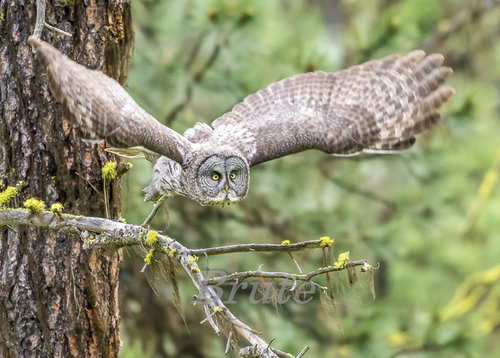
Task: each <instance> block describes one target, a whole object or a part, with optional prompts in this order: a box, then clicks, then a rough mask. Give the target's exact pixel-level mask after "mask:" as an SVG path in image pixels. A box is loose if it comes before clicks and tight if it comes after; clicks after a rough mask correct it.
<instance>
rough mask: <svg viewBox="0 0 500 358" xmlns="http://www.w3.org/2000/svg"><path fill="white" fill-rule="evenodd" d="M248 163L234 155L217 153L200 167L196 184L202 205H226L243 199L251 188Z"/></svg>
mask: <svg viewBox="0 0 500 358" xmlns="http://www.w3.org/2000/svg"><path fill="white" fill-rule="evenodd" d="M249 172H250V168H249V166H248V163H247V162H246V161H245V160H244V159H243V158H241V157H240V156H237V155H234V154H222V153H215V154H212V155H210V156H208V157H207V158H206V159H205V160H204V161H203V162H202V163H201V164H200V165H199V167H198V169H197V174H196V184H197V186H198V190H199V193H200V194H201V195H200V198H201V200H198V201H199V202H200V203H201V204H202V205H225V204H231V203H236V202H238V201H240V200H241V199H243V198H244V197H245V196H246V195H247V192H248V186H249V181H250V177H249Z"/></svg>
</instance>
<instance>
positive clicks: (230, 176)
mask: <svg viewBox="0 0 500 358" xmlns="http://www.w3.org/2000/svg"><path fill="white" fill-rule="evenodd" d="M229 178H230V179H236V172H235V171H232V172H231V174H229Z"/></svg>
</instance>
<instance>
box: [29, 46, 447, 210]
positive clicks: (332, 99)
mask: <svg viewBox="0 0 500 358" xmlns="http://www.w3.org/2000/svg"><path fill="white" fill-rule="evenodd" d="M29 42H30V43H31V44H32V45H33V46H34V48H35V50H36V51H37V53H38V57H39V60H40V61H41V63H42V65H43V66H44V67H45V68H46V71H47V76H48V79H49V84H50V88H51V91H52V94H53V95H54V97H55V98H56V99H57V100H58V101H59V102H61V103H62V105H63V107H64V109H65V110H66V113H67V115H68V116H69V118H70V119H71V120H72V122H73V123H74V124H75V125H76V126H78V127H79V129H80V130H81V132H82V133H83V134H84V135H86V136H87V137H88V136H89V135H90V136H92V137H93V138H100V139H105V140H106V141H107V142H108V143H109V144H110V145H112V146H116V147H121V148H129V149H127V150H119V149H115V150H114V152H117V153H118V154H129V155H139V154H145V156H146V157H149V158H151V157H153V158H154V159H155V160H156V163H155V166H154V172H153V180H152V182H151V184H150V185H149V186H148V187H147V188H146V189H145V192H146V199H147V200H151V199H154V198H155V197H158V196H159V195H166V196H173V195H184V196H187V197H189V198H191V199H193V200H196V201H197V202H199V203H200V204H202V205H212V204H225V203H234V202H237V201H239V200H241V199H243V198H244V197H245V195H246V194H247V191H248V186H249V178H250V176H249V174H250V167H252V166H254V165H257V164H259V163H262V162H265V161H268V160H271V159H275V158H279V157H282V156H285V155H288V154H293V153H297V152H300V151H303V150H307V149H318V150H321V151H323V152H325V153H329V154H334V155H354V154H357V153H359V152H362V151H364V152H380V153H387V152H394V151H399V150H403V149H407V148H409V147H410V146H412V144H413V143H414V142H415V136H416V135H417V134H420V133H422V132H425V131H427V130H429V129H430V128H432V127H433V126H434V125H435V124H436V123H437V122H438V120H439V118H440V115H439V112H438V110H439V108H440V107H441V106H442V105H443V104H444V103H445V102H446V101H448V99H449V98H450V97H451V96H452V95H453V93H454V90H453V88H451V87H448V86H442V84H443V83H444V82H445V81H446V79H447V78H448V77H449V76H450V74H451V73H452V70H451V68H449V67H444V66H442V64H443V60H444V58H443V56H442V55H440V54H432V55H429V56H426V55H425V53H424V52H423V51H413V52H410V53H409V54H407V55H406V56H404V57H399V56H397V55H391V56H388V57H385V58H383V59H380V60H374V61H370V62H366V63H364V64H362V65H358V66H354V67H351V68H349V69H346V70H343V71H339V72H336V73H325V72H321V71H318V72H312V73H304V74H299V75H296V76H293V77H290V78H285V79H283V80H281V81H279V82H275V83H272V84H270V85H269V86H268V87H266V88H264V89H262V90H260V91H258V92H257V93H254V94H251V95H249V96H247V97H246V98H245V99H244V100H243V102H241V103H239V104H237V105H236V106H234V107H233V109H232V110H231V111H230V112H228V113H226V114H224V115H223V116H221V117H219V118H217V119H216V120H215V121H214V122H213V123H212V126H209V125H208V124H205V123H197V124H195V125H194V127H193V128H190V129H188V130H187V131H186V132H185V133H184V135H183V136H182V135H180V134H178V133H177V132H175V131H173V130H172V129H170V128H168V127H166V126H164V125H162V124H161V123H159V122H158V121H157V120H156V119H154V118H153V117H152V116H151V115H149V114H148V113H147V112H146V111H144V110H143V109H142V108H141V107H139V105H137V103H135V101H134V100H133V99H132V98H131V97H130V95H129V94H128V93H127V92H126V91H125V90H124V89H123V87H121V86H120V84H118V82H116V81H115V80H113V79H111V78H110V77H108V76H106V75H105V74H103V73H102V72H99V71H93V70H89V69H87V68H85V67H83V66H81V65H79V64H77V63H76V62H74V61H73V60H70V59H69V58H68V57H66V56H65V55H63V54H62V53H61V52H59V51H58V50H56V49H55V48H53V47H52V46H51V45H49V44H48V43H46V42H43V41H41V40H40V39H38V38H34V37H30V39H29ZM131 147H132V148H131ZM112 151H113V150H112ZM155 153H157V154H155ZM155 155H156V156H155Z"/></svg>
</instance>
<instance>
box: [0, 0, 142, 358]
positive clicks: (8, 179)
mask: <svg viewBox="0 0 500 358" xmlns="http://www.w3.org/2000/svg"><path fill="white" fill-rule="evenodd" d="M35 20H36V2H35V1H23V0H20V1H4V0H2V1H0V53H1V55H0V58H1V60H0V61H1V62H0V68H1V70H0V96H1V107H0V185H1V186H3V187H5V186H7V185H12V186H15V185H17V187H18V189H19V196H18V200H19V204H20V203H22V201H23V200H24V199H25V198H27V197H32V196H36V197H37V198H39V199H41V200H43V201H44V202H45V203H46V204H47V205H48V206H50V205H51V204H53V203H55V202H60V203H62V204H63V205H64V208H65V211H67V212H71V213H74V214H79V215H96V216H104V215H105V210H104V202H103V201H102V200H99V199H96V198H99V195H100V194H98V192H101V193H102V191H103V187H102V185H103V180H102V177H101V167H102V166H103V164H104V163H105V162H106V161H107V160H108V159H109V154H107V153H105V152H104V151H103V146H102V145H92V144H87V143H84V142H82V141H81V140H80V139H79V138H78V137H77V136H76V133H75V132H74V131H73V130H70V129H69V127H68V122H67V120H65V119H64V116H63V114H62V111H61V106H60V105H58V104H56V103H55V102H54V101H53V99H52V96H50V95H49V90H48V85H47V81H46V76H45V75H44V71H43V70H42V69H41V67H40V66H39V65H38V63H37V61H36V59H35V57H34V55H33V52H32V50H31V48H30V46H29V44H28V42H27V40H28V37H29V35H31V33H32V32H33V29H34V26H35ZM46 22H47V23H49V24H51V25H54V26H56V27H58V28H61V29H63V30H65V31H67V32H69V33H71V34H72V35H73V37H71V38H68V37H64V36H61V35H60V34H58V33H55V32H52V31H49V30H45V31H44V35H43V38H44V39H46V40H47V41H49V42H50V43H52V44H54V45H55V46H56V47H57V48H59V49H60V50H62V51H63V52H64V53H66V54H68V55H69V56H70V57H72V58H74V59H77V60H78V62H80V63H83V64H85V65H87V66H88V67H91V68H97V69H100V70H103V71H104V72H106V73H107V74H108V75H110V76H112V77H114V78H116V79H117V80H118V81H120V82H122V83H124V81H125V79H126V73H127V67H128V60H129V57H130V56H129V54H130V50H131V47H132V44H133V42H132V41H133V32H132V28H131V16H130V6H129V4H127V3H123V2H122V1H121V0H110V1H102V0H97V1H93V2H91V3H87V2H83V1H50V2H49V3H48V4H47V8H46ZM109 191H110V197H109V203H108V204H109V209H110V215H111V216H112V217H118V216H119V215H120V210H121V209H120V208H121V185H120V182H119V181H115V182H114V183H113V184H112V185H111V187H110V189H109ZM120 258H121V253H120V252H119V251H117V252H114V253H112V254H111V255H110V256H103V255H100V254H98V253H96V252H93V251H88V250H83V249H82V240H81V239H80V238H79V237H75V236H74V235H67V234H63V233H54V232H49V231H47V230H43V229H36V228H29V227H16V228H7V227H4V226H2V227H0V356H2V357H28V356H30V357H31V356H32V357H84V356H101V357H115V356H117V354H118V350H119V348H120V337H119V323H120V314H119V307H118V271H119V270H118V264H119V261H120Z"/></svg>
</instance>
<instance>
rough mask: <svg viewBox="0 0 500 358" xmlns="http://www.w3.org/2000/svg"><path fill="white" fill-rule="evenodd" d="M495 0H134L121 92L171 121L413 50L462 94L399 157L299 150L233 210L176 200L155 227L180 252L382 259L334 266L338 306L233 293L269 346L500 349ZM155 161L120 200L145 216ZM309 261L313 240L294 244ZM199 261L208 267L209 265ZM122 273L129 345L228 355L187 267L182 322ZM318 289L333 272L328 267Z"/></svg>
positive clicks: (128, 266)
mask: <svg viewBox="0 0 500 358" xmlns="http://www.w3.org/2000/svg"><path fill="white" fill-rule="evenodd" d="M498 4H499V2H498V1H496V0H495V1H460V0H444V1H433V0H425V1H424V0H401V1H394V0H384V1H374V0H370V1H361V0H344V1H327V0H323V1H315V2H313V1H265V0H259V1H236V0H232V1H231V0H221V1H203V0H182V1H181V0H179V1H159V0H149V1H147V0H143V1H139V0H134V1H132V6H133V15H134V27H135V32H136V44H135V57H134V66H133V68H132V69H131V71H130V75H129V81H128V87H129V90H130V91H131V93H132V95H133V97H134V98H135V99H136V100H137V102H138V103H139V104H141V105H142V106H143V107H144V108H146V109H147V110H148V111H149V112H150V113H152V114H153V115H154V116H155V117H156V118H158V119H159V120H160V121H161V122H163V123H166V124H168V125H170V126H172V127H173V128H174V129H176V130H177V131H180V132H183V131H184V130H185V129H187V128H189V127H191V126H192V125H193V124H194V123H195V122H198V121H200V122H210V121H212V120H213V119H214V118H216V117H218V116H220V115H222V114H223V113H224V112H226V111H227V110H229V109H230V108H231V107H232V106H233V105H234V104H236V103H238V102H239V101H240V100H242V99H243V98H244V97H245V96H246V95H247V94H250V93H252V92H254V91H256V90H258V89H260V88H262V87H265V86H266V85H267V84H269V83H271V82H273V81H276V80H279V79H281V78H283V77H287V76H291V75H294V74H297V73H300V72H305V71H311V70H315V69H321V70H325V71H336V70H339V69H341V68H344V67H348V66H351V65H354V64H356V63H360V62H362V61H365V60H369V59H373V58H378V57H382V56H384V55H387V54H389V53H393V52H397V53H401V54H404V53H406V52H408V51H410V50H412V49H415V48H423V49H424V50H426V51H427V52H432V51H436V52H441V53H443V54H444V55H445V57H446V63H447V64H448V65H450V66H451V67H453V69H454V75H453V76H452V78H451V80H450V81H449V82H450V84H451V85H452V86H454V87H455V89H456V92H457V93H456V95H455V96H454V97H453V98H452V100H451V101H450V103H449V104H448V105H446V106H445V107H444V109H443V111H442V113H443V120H442V121H441V123H440V124H439V125H438V126H437V128H436V129H435V130H434V131H432V132H431V133H429V134H427V135H425V136H423V137H421V138H420V139H419V140H418V142H417V145H416V146H415V147H414V148H412V149H411V150H409V151H407V152H404V153H402V154H399V155H394V156H368V155H363V156H361V157H359V158H349V159H347V158H346V159H342V158H332V157H329V156H326V155H325V154H323V153H318V152H305V153H300V154H296V155H293V156H290V157H287V158H283V159H280V160H276V161H272V162H269V163H265V164H263V165H260V166H258V167H255V168H253V169H252V178H251V181H252V184H251V188H250V192H249V194H248V197H247V198H246V199H245V200H244V201H242V202H241V203H240V204H238V205H235V206H230V207H225V208H223V209H222V208H214V207H208V208H205V207H200V206H199V205H198V204H196V203H194V202H190V201H189V200H187V199H184V198H174V199H172V200H170V201H169V203H168V212H166V213H165V214H163V215H158V217H157V218H156V219H155V221H154V222H153V226H154V227H155V228H156V229H158V230H165V231H166V232H167V233H168V234H169V235H171V236H172V237H175V238H176V239H178V240H179V241H181V242H182V243H183V244H184V245H186V246H188V247H192V248H195V247H207V246H217V245H223V244H231V243H250V242H254V243H268V242H273V243H279V242H281V241H282V240H285V239H287V240H291V241H292V242H296V241H300V240H305V239H317V238H319V237H320V236H323V235H329V236H332V237H335V245H334V246H335V255H337V254H338V253H340V252H342V251H346V250H349V251H350V256H351V259H361V258H366V259H368V260H369V262H371V263H373V264H374V265H376V264H377V262H378V263H380V269H379V270H377V271H376V273H375V284H376V292H377V298H376V299H375V300H372V298H371V294H370V289H369V284H368V280H367V277H366V274H363V273H358V276H359V279H360V280H359V282H358V283H357V284H355V285H354V286H353V287H349V285H348V284H347V283H346V282H347V278H346V275H345V273H341V274H339V275H334V277H333V278H334V285H333V286H334V291H335V296H336V305H335V307H334V309H333V310H332V309H331V308H332V307H331V305H328V304H322V299H321V298H320V296H319V295H317V296H315V299H314V300H313V301H311V302H310V303H308V304H306V305H297V304H295V303H287V304H285V305H282V306H279V307H277V308H276V309H275V308H274V307H273V306H272V305H251V304H250V303H249V302H248V295H247V294H248V292H247V293H242V294H241V295H240V296H238V299H239V300H238V304H236V305H230V308H231V309H232V310H233V312H234V313H235V314H236V315H237V316H238V317H239V318H240V319H242V320H243V321H244V322H247V323H248V324H249V325H250V326H252V327H253V328H255V329H257V330H259V331H261V332H262V333H263V335H264V337H265V338H266V339H267V340H270V339H272V338H276V340H275V341H274V343H273V345H274V346H276V347H277V348H279V349H281V350H285V351H288V352H291V353H293V354H297V353H298V352H299V351H300V350H301V349H302V347H303V346H305V345H306V344H309V345H310V346H311V350H310V351H309V352H308V353H307V355H306V356H307V357H334V356H335V357H389V356H394V357H397V356H418V357H442V356H453V357H498V356H500V344H499V343H498V342H500V322H499V318H498V317H500V304H499V302H500V274H499V266H498V264H499V261H500V260H499V255H500V220H499V217H500V195H499V193H498V183H497V181H498V174H499V170H500V151H499V150H498V148H499V147H500V141H499V138H500V115H499V108H500V100H499V98H500V96H499V94H500V93H499V91H500V41H499V39H500V36H499V35H500V26H499V24H500V6H496V5H498ZM150 178H151V164H150V163H147V162H146V161H140V160H136V161H134V168H133V169H132V170H131V171H130V174H128V177H127V178H126V179H125V189H124V213H123V216H124V217H125V218H126V219H127V221H128V222H130V223H141V222H142V221H143V219H144V218H145V217H146V216H147V214H148V211H149V210H151V208H152V205H151V204H149V203H143V201H142V194H141V189H142V188H143V187H144V186H146V185H147V183H148V181H149V180H150ZM296 259H297V261H298V262H299V263H300V265H301V267H302V269H303V270H304V271H309V270H313V269H316V268H317V267H319V266H322V264H323V263H322V255H321V252H313V251H309V252H306V253H303V254H301V255H298V256H297V257H296ZM203 261H204V259H203V258H201V260H200V262H201V264H202V265H201V266H204V263H203ZM209 264H210V268H212V269H223V270H225V271H227V272H234V271H243V270H249V269H257V267H258V266H259V265H261V264H263V265H264V266H263V267H264V269H266V270H279V271H291V272H295V271H296V268H295V265H294V264H293V262H292V261H291V260H290V258H289V257H288V256H286V255H274V254H267V255H266V254H232V255H225V256H224V257H213V258H211V259H210V261H209ZM142 265H143V261H142V258H141V257H138V255H136V254H135V253H130V254H126V255H125V262H124V264H123V270H122V281H123V283H122V287H121V289H122V301H123V304H122V312H123V325H122V339H123V341H124V348H123V350H122V352H121V356H122V357H137V356H151V357H162V356H164V357H167V356H168V357H170V356H177V357H220V356H222V352H223V351H224V346H225V340H224V339H223V338H218V337H216V336H215V335H214V334H213V332H212V331H211V329H210V327H209V326H207V325H203V326H200V325H199V321H201V320H202V319H203V318H204V317H203V312H202V310H200V309H199V308H198V307H195V308H193V306H192V305H190V304H189V301H190V298H191V296H192V295H193V294H194V293H196V292H194V289H193V287H192V286H191V285H190V282H189V280H187V279H186V277H185V276H184V275H183V274H182V272H179V273H178V275H179V277H178V279H179V280H180V284H181V291H182V294H183V303H184V313H185V314H186V322H187V325H188V326H189V329H190V333H187V328H186V327H185V326H184V323H183V322H182V319H181V317H180V315H179V314H178V313H177V311H176V310H175V309H174V308H173V306H172V288H171V287H170V286H169V285H168V284H167V283H165V284H163V283H161V284H160V283H159V282H160V281H158V280H156V281H155V282H156V284H157V285H159V286H158V288H157V289H158V295H157V296H156V295H154V293H153V291H152V289H151V288H149V287H148V286H147V284H145V279H144V275H141V274H139V273H138V271H139V270H140V268H141V267H142ZM321 283H322V284H325V282H324V279H323V282H321Z"/></svg>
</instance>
